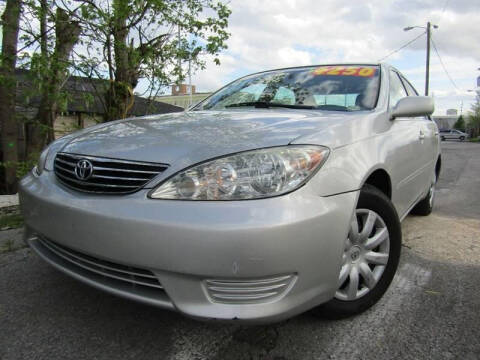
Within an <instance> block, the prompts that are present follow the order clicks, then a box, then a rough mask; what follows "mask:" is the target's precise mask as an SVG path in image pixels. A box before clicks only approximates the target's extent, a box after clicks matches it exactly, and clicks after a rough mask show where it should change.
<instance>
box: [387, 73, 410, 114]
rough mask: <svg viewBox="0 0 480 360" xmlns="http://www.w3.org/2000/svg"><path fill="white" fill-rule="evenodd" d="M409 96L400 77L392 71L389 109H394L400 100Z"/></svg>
mask: <svg viewBox="0 0 480 360" xmlns="http://www.w3.org/2000/svg"><path fill="white" fill-rule="evenodd" d="M405 96H407V93H406V91H405V88H404V87H403V84H402V82H401V81H400V78H399V77H398V75H397V73H396V72H394V71H390V103H389V107H390V108H393V107H394V106H395V105H396V104H397V102H398V100H400V99H401V98H404V97H405Z"/></svg>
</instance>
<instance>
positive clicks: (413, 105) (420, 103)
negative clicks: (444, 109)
mask: <svg viewBox="0 0 480 360" xmlns="http://www.w3.org/2000/svg"><path fill="white" fill-rule="evenodd" d="M433 110H435V106H434V104H433V98H431V97H430V96H408V97H404V98H402V99H400V100H398V102H397V104H396V105H395V107H394V108H393V109H392V114H391V119H392V120H393V119H395V118H397V117H416V116H427V115H431V114H432V113H433Z"/></svg>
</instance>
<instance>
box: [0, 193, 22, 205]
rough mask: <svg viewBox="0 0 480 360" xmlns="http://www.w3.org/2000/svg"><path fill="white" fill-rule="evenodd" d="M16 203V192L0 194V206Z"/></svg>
mask: <svg viewBox="0 0 480 360" xmlns="http://www.w3.org/2000/svg"><path fill="white" fill-rule="evenodd" d="M14 205H18V194H14V195H0V208H3V207H7V206H14Z"/></svg>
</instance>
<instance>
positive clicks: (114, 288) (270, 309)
mask: <svg viewBox="0 0 480 360" xmlns="http://www.w3.org/2000/svg"><path fill="white" fill-rule="evenodd" d="M308 185H309V184H307V185H306V186H304V187H302V188H301V189H299V190H297V191H295V192H293V193H291V194H288V195H285V196H280V197H276V198H270V199H262V200H246V201H225V202H207V201H175V200H152V199H148V198H147V191H146V190H144V191H139V192H137V193H134V194H130V195H123V196H105V195H104V196H100V195H91V194H84V193H80V192H76V191H73V190H70V189H67V188H65V187H64V186H62V185H61V184H59V183H58V181H57V180H56V178H55V175H54V174H53V173H52V172H49V171H45V172H44V173H43V174H42V175H41V176H38V177H37V176H34V175H33V174H29V175H27V176H26V177H25V178H24V179H23V180H22V181H21V184H20V203H21V207H22V211H23V214H24V217H25V224H26V232H25V237H26V240H27V242H28V243H29V244H30V246H31V247H32V248H33V249H34V250H35V251H36V252H37V253H38V254H39V255H40V256H42V257H43V258H44V259H45V260H46V261H48V262H50V263H51V264H52V265H54V266H55V267H57V268H58V269H60V270H62V271H64V272H66V273H68V274H69V275H71V276H73V277H75V278H77V279H79V280H82V281H84V282H87V283H89V284H90V285H93V286H96V287H97V288H101V289H103V290H106V291H109V292H112V293H115V294H117V295H121V296H124V297H128V298H131V299H134V300H138V301H142V302H146V303H149V304H153V305H157V306H160V307H163V308H168V309H176V310H178V311H180V312H182V313H184V314H186V315H189V316H192V317H197V318H212V319H223V320H231V319H240V320H250V321H258V322H264V321H277V320H282V319H284V318H287V317H290V316H293V315H295V314H298V313H300V312H303V311H305V310H308V309H310V308H312V307H314V306H316V305H318V304H321V303H322V302H325V301H327V300H329V299H331V298H332V297H333V295H334V293H335V290H336V287H337V279H338V273H339V271H340V266H341V264H340V262H341V254H342V251H343V246H344V239H345V238H346V235H347V231H348V225H349V222H350V219H351V216H352V214H353V209H354V208H355V204H356V201H357V196H358V192H349V193H344V194H340V195H335V196H330V197H320V196H318V195H316V194H315V193H314V191H313V189H311V188H310V187H309V186H308ZM42 244H43V245H42ZM47 245H50V248H49V247H48V246H47ZM51 246H58V248H55V247H54V248H53V251H52V248H51ZM55 249H56V250H59V249H60V250H59V251H60V253H62V251H63V250H62V249H64V250H65V251H66V252H67V254H66V255H65V254H64V253H62V254H63V255H62V254H58V252H57V253H56V252H55ZM72 254H73V255H72ZM62 256H63V257H62ZM69 256H73V259H77V260H72V261H73V265H72V261H69V259H68V257H69ZM82 256H83V257H84V258H82ZM78 257H80V258H81V259H80V260H79V259H78ZM85 259H87V260H86V261H87V263H86V267H87V268H88V266H89V265H88V263H89V261H90V260H91V261H93V262H95V261H97V263H95V266H100V267H101V268H102V269H103V268H107V269H108V268H109V267H110V265H108V264H110V262H111V263H112V264H113V265H112V266H113V267H114V271H120V272H122V270H121V269H127V270H125V271H123V272H122V274H124V273H128V272H129V271H128V268H129V267H134V268H140V269H145V270H146V271H148V272H151V273H152V274H154V277H155V278H156V279H158V281H159V283H160V284H161V287H162V289H161V291H159V292H157V293H154V292H151V291H150V290H149V291H146V292H143V291H140V290H141V289H140V288H141V287H139V286H138V285H136V284H135V283H134V284H133V285H132V284H127V285H128V286H125V284H124V286H120V285H121V283H120V285H118V284H116V283H114V282H113V281H111V279H109V276H108V274H107V276H105V274H101V271H100V274H99V271H96V272H95V274H93V275H92V274H91V272H88V271H85V266H83V267H82V266H81V264H84V265H85V263H82V262H81V261H85ZM92 259H93V260H92ZM75 261H76V262H77V264H78V262H79V261H80V267H81V268H79V267H78V266H77V267H75V266H74V265H75ZM98 262H99V263H100V265H99V264H98ZM102 264H107V265H108V266H107V265H105V266H103V265H102ZM115 264H117V265H115ZM92 266H93V265H92ZM116 266H118V267H116ZM94 269H97V270H98V268H94ZM115 269H116V270H115ZM118 269H120V270H118ZM87 270H88V269H87ZM102 271H103V270H102ZM108 271H112V270H111V269H110V270H108ZM89 274H90V275H89ZM122 276H123V275H122ZM129 276H130V275H129ZM279 279H280V280H279ZM117 283H118V282H117ZM222 286H224V288H221V287H222ZM275 286H276V287H275ZM282 286H283V287H282ZM274 288H277V289H278V288H281V290H282V291H278V292H277V293H274V291H272V289H274ZM212 289H214V290H212ZM215 289H216V290H218V291H219V292H220V293H221V294H223V295H225V294H226V296H221V297H220V298H218V297H216V295H215V291H216V290H215ZM228 291H230V293H229V292H228ZM262 291H263V293H262V294H264V295H265V294H270V295H265V296H263V297H262V296H260V297H259V296H253V297H250V298H249V297H248V296H246V297H245V296H243V297H238V296H237V295H238V293H241V294H246V293H254V294H258V293H260V292H262ZM217 294H218V293H217Z"/></svg>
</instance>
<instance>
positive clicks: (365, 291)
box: [315, 186, 402, 319]
mask: <svg viewBox="0 0 480 360" xmlns="http://www.w3.org/2000/svg"><path fill="white" fill-rule="evenodd" d="M401 239H402V232H401V227H400V221H399V219H398V215H397V213H396V211H395V209H394V207H393V205H392V203H391V202H390V200H389V199H388V198H387V197H386V196H385V194H383V193H382V192H381V191H380V190H378V189H376V188H375V187H372V186H365V187H364V188H363V189H362V190H361V192H360V197H359V200H358V204H357V208H356V210H355V215H354V217H353V219H352V221H351V224H350V230H349V233H348V237H347V239H346V242H345V248H344V252H343V255H342V267H341V269H340V274H339V277H338V289H337V291H336V293H335V297H334V298H333V299H332V300H330V301H329V302H327V303H325V304H323V305H321V306H319V307H318V308H317V309H315V311H316V312H317V314H319V315H321V316H323V317H327V318H333V319H340V318H344V317H348V316H351V315H355V314H358V313H361V312H363V311H365V310H367V309H368V308H370V307H371V306H372V305H374V304H375V303H376V302H377V301H378V300H380V298H381V297H382V296H383V294H384V293H385V291H386V290H387V288H388V286H389V285H390V283H391V282H392V279H393V276H394V275H395V271H396V270H397V266H398V261H399V258H400V250H401Z"/></svg>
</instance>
